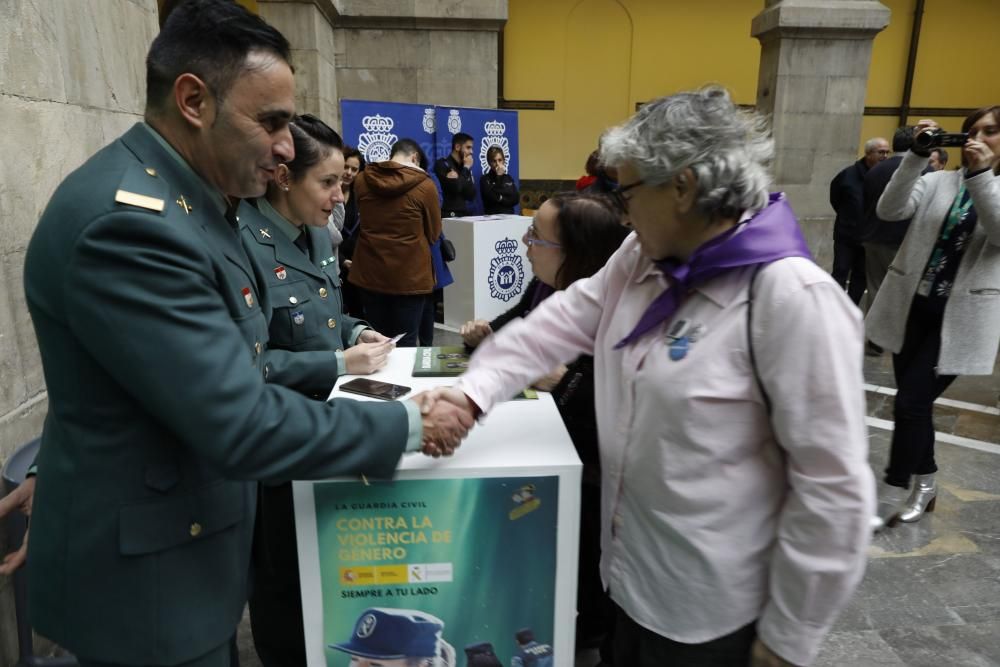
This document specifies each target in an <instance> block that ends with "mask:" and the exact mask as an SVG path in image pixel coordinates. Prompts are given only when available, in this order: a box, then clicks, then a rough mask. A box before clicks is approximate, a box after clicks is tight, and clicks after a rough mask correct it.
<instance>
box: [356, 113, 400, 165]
mask: <svg viewBox="0 0 1000 667" xmlns="http://www.w3.org/2000/svg"><path fill="white" fill-rule="evenodd" d="M395 124H396V121H394V120H393V119H392V118H389V117H388V116H380V115H379V114H375V115H374V116H365V117H364V118H362V119H361V126H362V127H363V128H365V131H364V132H362V133H361V134H360V135H358V151H360V152H361V154H362V155H364V156H365V162H384V161H386V160H388V159H389V158H390V157H391V152H392V150H391V149H392V145H393V144H394V143H396V142H397V141H398V140H399V137H397V136H396V135H395V134H393V133H392V127H393V126H394V125H395Z"/></svg>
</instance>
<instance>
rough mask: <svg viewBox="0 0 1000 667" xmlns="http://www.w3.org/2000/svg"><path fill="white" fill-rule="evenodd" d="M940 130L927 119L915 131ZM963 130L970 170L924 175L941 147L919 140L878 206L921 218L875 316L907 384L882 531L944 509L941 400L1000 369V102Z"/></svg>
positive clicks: (879, 524)
mask: <svg viewBox="0 0 1000 667" xmlns="http://www.w3.org/2000/svg"><path fill="white" fill-rule="evenodd" d="M937 131H940V128H939V127H938V124H937V123H936V122H934V121H933V120H922V121H920V123H919V124H918V125H917V127H916V128H915V131H914V134H915V137H916V138H917V139H918V140H919V139H920V138H921V135H922V134H923V133H934V132H937ZM962 132H964V133H966V134H967V135H968V138H967V140H966V142H965V145H964V146H963V147H962V166H963V167H964V168H963V169H962V170H961V171H936V172H931V173H929V174H926V175H923V176H922V175H921V174H923V172H924V169H925V168H926V167H927V163H928V160H929V158H930V155H931V150H930V148H929V147H927V148H926V149H924V150H921V149H920V148H918V143H919V141H914V146H913V147H912V148H911V149H910V151H909V152H908V153H907V154H906V155H905V156H903V160H902V162H900V163H899V168H898V169H897V170H896V172H895V173H894V174H893V175H892V180H890V181H889V185H888V186H886V189H885V192H883V193H882V197H881V199H879V202H878V206H877V213H878V216H879V217H880V218H882V219H884V220H905V219H908V218H911V217H912V219H913V220H912V222H911V223H910V226H909V228H908V229H907V231H906V236H905V237H904V239H903V244H902V245H901V246H900V248H899V252H898V253H896V257H895V259H894V260H893V262H892V266H890V267H889V271H888V273H886V276H885V282H883V283H882V286H881V287H880V288H879V291H878V295H877V296H876V297H875V302H874V303H873V304H872V307H871V310H870V311H869V313H868V319H867V322H866V324H867V326H868V337H869V338H870V339H871V341H872V342H873V343H875V344H877V345H881V346H882V347H884V348H885V349H887V350H891V351H892V352H893V355H892V368H893V374H894V375H895V379H896V388H897V392H896V398H895V403H894V405H893V417H894V419H895V428H894V429H893V432H892V445H891V447H890V450H889V464H888V466H886V469H885V477H884V480H883V484H881V485H880V486H879V504H878V513H877V514H876V516H875V518H874V520H873V522H872V525H873V527H874V528H875V529H876V530H878V529H881V528H883V527H885V526H892V525H894V524H895V523H897V522H899V521H903V522H907V523H909V522H913V521H919V520H920V517H921V516H923V514H924V513H925V512H931V511H933V510H934V506H935V504H936V499H937V484H936V482H935V479H934V474H935V473H936V472H937V464H936V462H935V460H934V401H935V400H937V398H938V397H939V396H940V395H941V394H942V393H943V392H944V390H945V389H947V388H948V386H949V385H950V384H951V383H952V382H953V381H954V380H955V378H956V377H957V376H959V375H991V374H992V373H993V365H994V362H995V360H996V356H997V347H998V345H1000V289H998V288H997V286H998V285H1000V106H993V107H984V108H982V109H979V110H978V111H976V112H974V113H972V114H970V115H969V116H968V117H967V118H966V119H965V122H964V123H962ZM923 136H924V137H925V138H926V136H927V135H926V134H923ZM911 485H912V490H911V492H910V493H909V495H907V494H906V490H907V489H908V488H910V487H911Z"/></svg>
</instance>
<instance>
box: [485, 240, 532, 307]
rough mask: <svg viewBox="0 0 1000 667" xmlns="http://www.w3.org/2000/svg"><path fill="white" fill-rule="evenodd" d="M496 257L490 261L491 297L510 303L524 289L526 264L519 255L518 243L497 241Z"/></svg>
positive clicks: (489, 281)
mask: <svg viewBox="0 0 1000 667" xmlns="http://www.w3.org/2000/svg"><path fill="white" fill-rule="evenodd" d="M493 247H494V248H496V251H497V254H496V256H495V257H494V258H493V259H491V260H490V274H489V276H488V277H487V283H488V284H489V286H490V296H491V297H493V298H494V299H500V300H501V301H510V300H511V299H513V298H514V297H515V296H517V295H518V294H520V293H521V289H522V288H523V287H524V264H523V263H522V262H521V257H520V255H517V254H516V252H517V241H515V240H513V239H504V240H502V241H497V242H496V245H494V246H493Z"/></svg>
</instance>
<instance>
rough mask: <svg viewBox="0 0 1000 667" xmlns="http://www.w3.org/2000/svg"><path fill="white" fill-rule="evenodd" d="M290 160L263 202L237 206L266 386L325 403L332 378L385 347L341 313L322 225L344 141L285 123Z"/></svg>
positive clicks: (383, 353)
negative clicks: (265, 337)
mask: <svg viewBox="0 0 1000 667" xmlns="http://www.w3.org/2000/svg"><path fill="white" fill-rule="evenodd" d="M289 130H290V131H291V133H292V140H293V142H294V148H295V159H294V160H291V161H290V162H288V163H281V164H279V165H278V166H277V168H276V170H275V179H274V180H273V181H272V182H271V183H270V184H269V185H268V189H267V195H266V197H262V198H259V199H255V200H252V201H249V202H245V203H244V204H243V205H242V206H241V208H240V216H241V217H240V229H241V233H242V236H243V244H244V246H245V247H246V249H247V252H248V253H249V254H250V256H251V259H253V260H255V265H256V267H255V268H256V273H257V283H258V284H259V285H260V289H261V301H262V305H263V308H264V314H265V315H266V316H267V320H268V331H269V335H270V343H269V345H268V350H267V351H265V353H264V355H265V359H266V362H267V364H268V368H269V371H270V372H269V374H268V381H269V382H275V383H277V384H281V385H284V386H286V387H291V388H293V389H297V390H299V391H301V392H302V393H305V394H309V395H313V396H316V397H321V398H326V396H327V395H328V394H329V393H330V389H331V388H332V387H333V384H334V382H335V381H336V380H337V378H338V377H339V376H340V375H343V374H344V373H350V374H352V375H357V374H367V373H372V372H374V371H376V370H378V369H379V368H381V367H382V366H383V365H384V364H385V360H386V358H387V356H388V354H389V352H390V351H391V350H392V349H393V345H392V344H391V343H390V342H389V339H388V338H386V337H385V336H383V335H382V334H380V333H378V332H376V331H374V330H373V329H372V328H371V327H370V326H369V325H368V323H367V322H364V321H362V320H359V319H357V318H354V317H351V316H349V315H346V314H345V313H344V305H343V304H344V302H343V297H342V294H341V289H340V288H341V282H340V275H339V267H338V262H337V258H336V256H335V255H334V249H333V245H332V243H331V241H330V235H329V233H328V232H327V222H328V221H329V218H330V213H331V211H332V210H333V207H334V206H335V205H336V204H337V203H341V202H343V200H344V193H343V189H342V188H341V184H340V179H341V176H342V175H343V173H344V154H343V146H344V142H343V140H342V139H341V137H340V135H339V134H337V133H336V132H335V131H334V130H333V129H332V128H330V127H329V126H328V125H327V124H326V123H324V122H323V121H321V120H320V119H318V118H316V117H315V116H312V115H310V114H306V115H302V116H296V117H295V118H294V119H293V120H292V122H291V123H290V124H289Z"/></svg>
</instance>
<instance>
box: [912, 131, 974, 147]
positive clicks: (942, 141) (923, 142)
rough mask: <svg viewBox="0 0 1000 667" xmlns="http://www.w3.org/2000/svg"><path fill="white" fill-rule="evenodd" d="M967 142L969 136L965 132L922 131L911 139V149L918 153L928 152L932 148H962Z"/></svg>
mask: <svg viewBox="0 0 1000 667" xmlns="http://www.w3.org/2000/svg"><path fill="white" fill-rule="evenodd" d="M968 140H969V135H968V134H966V133H965V132H955V133H949V132H945V131H944V130H924V131H923V132H921V133H920V134H918V135H916V136H914V137H913V147H914V148H916V149H917V150H918V151H929V150H931V149H932V148H947V147H948V146H964V145H965V142H966V141H968Z"/></svg>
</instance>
